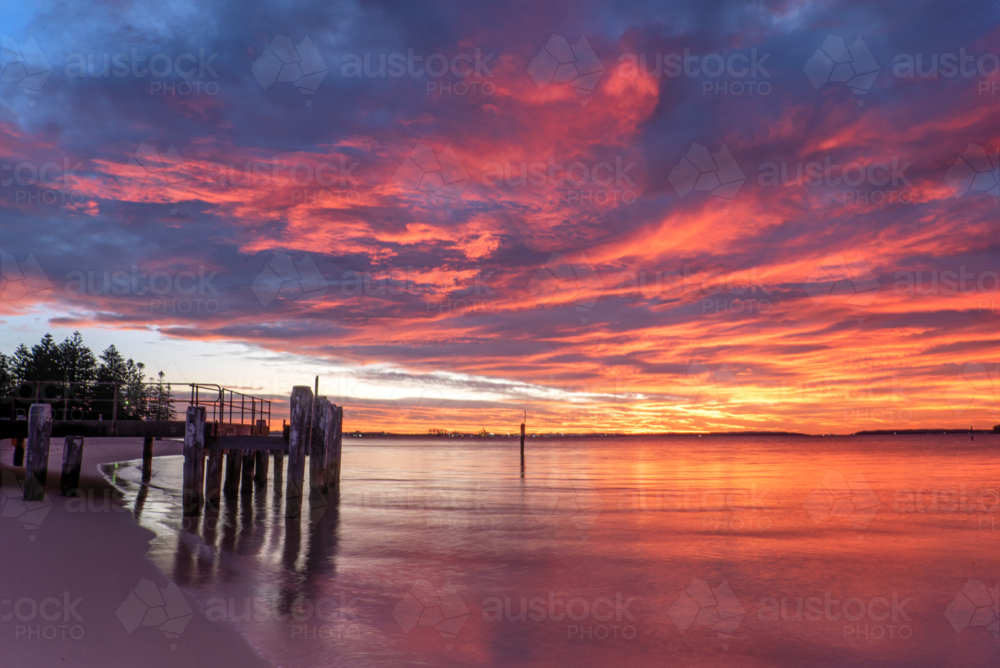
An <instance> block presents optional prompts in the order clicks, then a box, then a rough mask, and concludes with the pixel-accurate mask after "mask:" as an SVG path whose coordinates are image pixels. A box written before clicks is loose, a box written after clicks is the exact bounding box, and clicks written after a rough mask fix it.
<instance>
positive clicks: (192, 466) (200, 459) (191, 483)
mask: <svg viewBox="0 0 1000 668" xmlns="http://www.w3.org/2000/svg"><path fill="white" fill-rule="evenodd" d="M204 489H205V407H204V406H188V409H187V421H186V425H185V429H184V487H183V490H182V493H181V498H182V500H183V506H184V514H185V515H198V514H200V513H201V503H202V494H203V491H204Z"/></svg>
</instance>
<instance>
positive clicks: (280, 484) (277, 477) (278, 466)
mask: <svg viewBox="0 0 1000 668" xmlns="http://www.w3.org/2000/svg"><path fill="white" fill-rule="evenodd" d="M284 484H285V453H284V452H275V453H274V496H275V498H278V499H280V498H281V493H282V491H283V488H284Z"/></svg>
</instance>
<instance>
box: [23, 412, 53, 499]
mask: <svg viewBox="0 0 1000 668" xmlns="http://www.w3.org/2000/svg"><path fill="white" fill-rule="evenodd" d="M51 437H52V406H49V405H48V404H33V405H32V406H31V408H30V409H29V410H28V465H27V467H26V468H25V471H24V500H25V501H41V500H42V499H44V498H45V481H46V480H47V479H48V473H49V439H50V438H51Z"/></svg>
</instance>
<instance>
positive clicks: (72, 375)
mask: <svg viewBox="0 0 1000 668" xmlns="http://www.w3.org/2000/svg"><path fill="white" fill-rule="evenodd" d="M59 366H60V367H61V370H62V373H61V374H60V377H61V378H65V379H66V380H68V381H69V382H71V383H88V382H92V381H94V380H95V379H96V378H97V359H96V358H95V357H94V353H93V352H91V350H90V348H88V347H87V345H86V344H85V343H84V342H83V336H81V335H80V332H73V336H71V337H69V336H68V337H66V340H65V341H63V342H62V343H60V344H59Z"/></svg>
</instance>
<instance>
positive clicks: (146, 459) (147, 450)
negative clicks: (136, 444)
mask: <svg viewBox="0 0 1000 668" xmlns="http://www.w3.org/2000/svg"><path fill="white" fill-rule="evenodd" d="M151 477H153V437H152V436H146V437H145V438H143V439H142V479H143V481H144V482H146V481H148V480H149V479H150V478H151Z"/></svg>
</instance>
